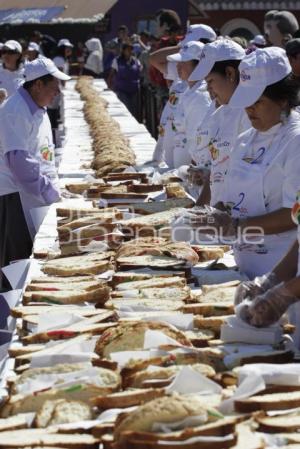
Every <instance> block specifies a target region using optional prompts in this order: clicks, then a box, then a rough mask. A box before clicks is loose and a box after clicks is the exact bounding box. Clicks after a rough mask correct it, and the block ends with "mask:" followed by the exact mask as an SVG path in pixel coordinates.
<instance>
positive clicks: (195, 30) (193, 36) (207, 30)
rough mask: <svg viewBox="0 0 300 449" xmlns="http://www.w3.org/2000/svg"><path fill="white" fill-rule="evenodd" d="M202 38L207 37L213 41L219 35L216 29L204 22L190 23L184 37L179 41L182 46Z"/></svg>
mask: <svg viewBox="0 0 300 449" xmlns="http://www.w3.org/2000/svg"><path fill="white" fill-rule="evenodd" d="M200 39H207V40H209V41H211V42H213V41H214V40H215V39H217V35H216V33H215V32H214V30H213V29H212V28H211V27H210V26H208V25H204V24H202V23H201V24H197V25H190V26H189V27H188V29H187V32H186V35H185V37H184V39H183V40H182V41H181V42H180V43H179V45H180V46H181V47H183V46H184V45H185V44H187V43H188V42H191V41H200Z"/></svg>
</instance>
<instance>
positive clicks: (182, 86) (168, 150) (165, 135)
mask: <svg viewBox="0 0 300 449" xmlns="http://www.w3.org/2000/svg"><path fill="white" fill-rule="evenodd" d="M186 89H187V83H185V82H183V81H180V82H177V83H174V85H173V86H172V87H171V89H170V95H169V100H168V103H167V105H166V107H165V108H167V110H166V111H165V110H164V111H163V115H162V119H161V123H160V127H159V134H160V136H162V159H163V161H164V162H165V163H166V164H167V166H168V167H169V168H170V169H173V168H175V165H174V146H175V137H176V132H177V131H176V126H175V123H174V122H175V117H176V114H177V109H178V108H179V104H180V101H181V96H182V94H183V93H184V92H185V91H186Z"/></svg>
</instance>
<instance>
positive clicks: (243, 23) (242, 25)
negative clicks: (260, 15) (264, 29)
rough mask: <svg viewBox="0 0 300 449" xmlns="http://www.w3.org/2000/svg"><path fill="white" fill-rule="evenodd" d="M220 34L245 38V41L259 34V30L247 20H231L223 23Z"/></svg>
mask: <svg viewBox="0 0 300 449" xmlns="http://www.w3.org/2000/svg"><path fill="white" fill-rule="evenodd" d="M221 34H222V35H223V36H230V37H234V36H241V37H245V38H246V39H247V40H250V39H252V38H253V37H254V36H255V35H256V34H261V31H260V30H259V28H258V27H257V26H256V25H255V23H253V22H251V21H250V20H248V19H242V18H240V19H232V20H230V21H229V22H227V23H225V25H223V27H222V28H221Z"/></svg>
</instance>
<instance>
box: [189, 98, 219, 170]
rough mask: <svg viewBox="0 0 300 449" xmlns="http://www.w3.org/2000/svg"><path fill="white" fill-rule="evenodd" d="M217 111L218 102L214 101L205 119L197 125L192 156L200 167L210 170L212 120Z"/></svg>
mask: <svg viewBox="0 0 300 449" xmlns="http://www.w3.org/2000/svg"><path fill="white" fill-rule="evenodd" d="M216 110H217V106H216V102H215V101H212V102H211V104H210V106H209V108H208V110H207V112H206V115H205V117H204V118H203V120H202V121H201V122H200V123H198V124H197V128H196V131H195V146H194V148H191V156H192V159H193V161H194V162H195V164H196V165H197V166H198V167H205V168H210V165H211V157H210V152H209V146H208V144H209V140H210V139H209V129H210V126H211V124H210V120H211V118H212V115H213V113H214V112H215V111H216Z"/></svg>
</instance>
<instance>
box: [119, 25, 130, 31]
mask: <svg viewBox="0 0 300 449" xmlns="http://www.w3.org/2000/svg"><path fill="white" fill-rule="evenodd" d="M118 31H126V32H127V33H128V27H127V26H126V25H120V26H119V28H118Z"/></svg>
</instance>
